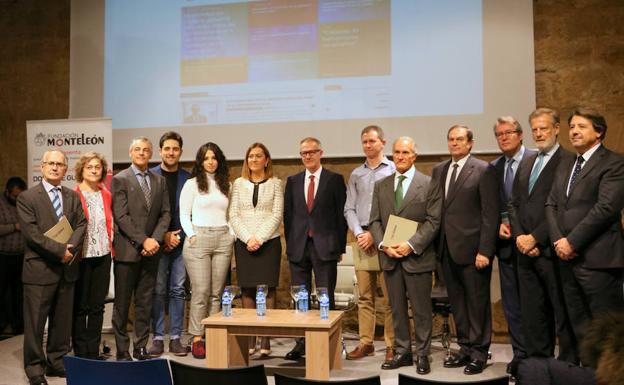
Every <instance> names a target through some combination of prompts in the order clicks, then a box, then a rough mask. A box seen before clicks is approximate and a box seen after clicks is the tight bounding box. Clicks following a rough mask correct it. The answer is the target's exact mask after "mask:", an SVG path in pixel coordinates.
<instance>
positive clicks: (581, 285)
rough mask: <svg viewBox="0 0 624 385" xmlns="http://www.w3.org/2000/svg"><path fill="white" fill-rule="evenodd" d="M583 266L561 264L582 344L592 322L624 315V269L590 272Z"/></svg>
mask: <svg viewBox="0 0 624 385" xmlns="http://www.w3.org/2000/svg"><path fill="white" fill-rule="evenodd" d="M606 252H608V250H605V253H606ZM580 262H581V260H580V259H579V260H572V261H571V262H565V261H560V262H559V263H560V264H561V284H562V286H563V294H564V299H565V304H566V308H567V309H568V314H569V316H570V321H571V322H572V328H573V330H574V334H575V336H576V340H577V341H578V342H579V343H580V342H581V341H582V340H583V336H584V335H585V327H586V326H587V325H588V324H589V322H591V320H592V319H594V318H596V317H598V316H600V314H602V313H609V312H613V313H618V312H622V311H624V294H623V293H622V277H623V276H622V272H623V269H588V268H586V267H583V266H582V264H581V263H580Z"/></svg>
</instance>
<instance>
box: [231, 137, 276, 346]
mask: <svg viewBox="0 0 624 385" xmlns="http://www.w3.org/2000/svg"><path fill="white" fill-rule="evenodd" d="M241 174H242V175H241V177H240V178H238V179H236V181H234V186H233V188H232V199H231V201H230V226H231V227H232V229H233V230H234V233H235V234H236V238H237V239H236V243H235V255H236V275H237V277H238V284H239V286H240V287H241V288H242V298H243V307H244V308H252V309H253V308H254V307H255V305H256V303H255V298H256V286H257V285H267V286H268V288H269V290H268V295H267V301H266V304H267V308H270V309H272V308H275V289H276V287H277V286H278V283H279V273H280V259H281V255H282V245H281V242H280V237H279V225H280V223H281V222H282V214H283V212H284V193H283V191H282V182H281V181H280V180H279V179H278V178H275V177H273V167H272V163H271V154H269V150H268V149H267V148H266V147H265V146H264V144H262V143H254V144H252V145H251V146H249V148H248V149H247V154H246V155H245V160H244V161H243V170H242V173H241ZM255 351H256V339H255V337H253V338H251V340H250V346H249V353H250V354H253V353H255ZM270 353H271V346H270V341H269V338H267V337H264V338H262V342H261V345H260V354H261V355H262V356H268V355H269V354H270Z"/></svg>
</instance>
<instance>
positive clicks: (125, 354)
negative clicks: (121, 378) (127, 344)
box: [117, 352, 132, 361]
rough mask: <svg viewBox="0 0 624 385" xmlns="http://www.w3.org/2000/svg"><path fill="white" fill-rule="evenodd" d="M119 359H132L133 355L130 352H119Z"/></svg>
mask: <svg viewBox="0 0 624 385" xmlns="http://www.w3.org/2000/svg"><path fill="white" fill-rule="evenodd" d="M117 361H132V357H130V353H128V352H123V353H117Z"/></svg>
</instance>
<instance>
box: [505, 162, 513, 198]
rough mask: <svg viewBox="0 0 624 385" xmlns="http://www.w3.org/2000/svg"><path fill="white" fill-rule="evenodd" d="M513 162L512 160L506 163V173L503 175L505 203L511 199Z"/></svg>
mask: <svg viewBox="0 0 624 385" xmlns="http://www.w3.org/2000/svg"><path fill="white" fill-rule="evenodd" d="M513 162H514V159H513V158H511V159H509V160H508V161H507V171H506V173H505V197H506V198H507V201H509V198H511V190H512V189H513V180H514V171H513V168H511V165H512V164H513Z"/></svg>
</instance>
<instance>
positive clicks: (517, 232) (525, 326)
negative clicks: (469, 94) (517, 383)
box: [509, 108, 578, 375]
mask: <svg viewBox="0 0 624 385" xmlns="http://www.w3.org/2000/svg"><path fill="white" fill-rule="evenodd" d="M529 123H530V124H531V131H532V134H533V141H534V142H535V144H536V145H537V149H538V152H537V153H534V154H532V155H528V156H525V157H524V158H523V159H522V162H520V167H518V170H517V173H516V179H515V183H514V186H513V193H512V198H511V201H510V202H509V222H510V225H511V234H512V236H511V239H512V240H513V244H514V246H515V247H516V253H517V258H518V260H517V263H518V265H517V273H518V289H519V292H520V312H521V315H522V331H523V334H524V347H525V351H526V354H527V356H528V357H552V356H553V354H554V352H555V336H558V337H559V359H561V360H564V361H568V362H571V363H578V352H576V350H575V346H574V345H575V343H574V339H573V334H572V330H571V327H570V320H569V319H568V315H567V312H566V310H565V305H564V302H563V298H562V297H561V294H560V292H561V287H560V283H559V279H558V276H559V269H558V263H557V257H556V255H555V253H554V250H553V249H552V246H551V242H550V237H549V236H548V224H547V222H546V215H545V213H544V204H545V203H546V198H548V194H549V193H550V188H551V187H552V181H553V179H554V177H555V170H556V169H557V166H558V165H559V162H560V161H561V160H562V159H568V158H570V157H571V156H572V154H571V153H570V152H568V151H566V150H564V149H563V147H561V146H559V143H558V142H557V137H558V135H559V114H558V113H557V111H554V110H551V109H549V108H538V109H537V110H535V111H533V112H532V113H531V115H530V116H529ZM513 374H514V375H515V374H516V373H513Z"/></svg>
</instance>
